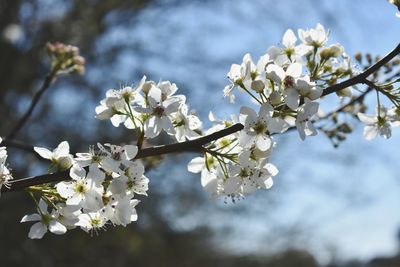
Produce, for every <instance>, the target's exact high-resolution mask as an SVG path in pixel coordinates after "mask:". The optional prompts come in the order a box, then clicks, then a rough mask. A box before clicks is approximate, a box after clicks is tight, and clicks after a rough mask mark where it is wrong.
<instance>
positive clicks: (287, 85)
mask: <svg viewBox="0 0 400 267" xmlns="http://www.w3.org/2000/svg"><path fill="white" fill-rule="evenodd" d="M283 84H284V85H285V88H293V87H294V78H293V77H292V76H286V77H285V79H284V80H283Z"/></svg>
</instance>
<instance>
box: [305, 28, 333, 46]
mask: <svg viewBox="0 0 400 267" xmlns="http://www.w3.org/2000/svg"><path fill="white" fill-rule="evenodd" d="M298 34H299V37H300V40H301V41H302V42H303V43H304V44H305V45H308V46H314V47H321V46H323V45H324V44H325V42H326V40H327V39H328V34H327V32H326V31H325V28H324V26H322V25H321V24H319V23H318V24H317V27H316V28H315V29H308V30H303V29H299V31H298Z"/></svg>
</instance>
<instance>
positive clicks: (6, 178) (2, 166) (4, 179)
mask: <svg viewBox="0 0 400 267" xmlns="http://www.w3.org/2000/svg"><path fill="white" fill-rule="evenodd" d="M2 141H3V140H2V139H1V137H0V144H1V142H2ZM6 160H7V150H6V148H5V147H4V146H2V147H0V190H1V188H2V187H3V186H6V187H9V185H10V184H9V183H10V180H12V175H11V172H10V170H9V169H8V168H7V164H6Z"/></svg>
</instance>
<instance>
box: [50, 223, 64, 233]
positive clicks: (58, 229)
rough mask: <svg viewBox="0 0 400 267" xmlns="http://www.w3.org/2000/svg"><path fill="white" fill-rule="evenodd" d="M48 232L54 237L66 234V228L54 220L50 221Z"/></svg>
mask: <svg viewBox="0 0 400 267" xmlns="http://www.w3.org/2000/svg"><path fill="white" fill-rule="evenodd" d="M49 231H50V232H52V233H53V234H56V235H62V234H65V233H66V232H67V228H66V227H65V226H64V225H63V224H61V223H60V222H58V221H56V220H51V221H50V223H49Z"/></svg>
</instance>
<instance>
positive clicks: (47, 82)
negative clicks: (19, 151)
mask: <svg viewBox="0 0 400 267" xmlns="http://www.w3.org/2000/svg"><path fill="white" fill-rule="evenodd" d="M56 74H57V69H56V68H52V71H51V72H50V73H49V74H48V75H47V76H46V78H45V79H44V82H43V84H42V87H41V88H40V89H39V91H37V92H36V93H35V94H34V96H33V98H32V102H31V105H30V106H29V108H28V110H27V111H26V112H25V114H24V115H23V116H22V117H21V119H20V120H19V121H18V122H17V124H16V125H15V126H14V128H12V130H11V131H10V133H9V134H8V135H7V137H6V140H12V139H13V138H14V137H15V136H16V135H17V133H18V132H19V131H20V130H21V129H22V127H23V126H24V125H25V124H26V122H27V121H28V119H29V117H30V116H31V115H32V113H33V110H34V109H35V107H36V105H37V103H38V102H39V100H40V98H41V96H42V95H43V93H44V92H45V91H46V90H47V89H48V88H49V87H50V84H51V82H52V81H53V80H54V78H55V76H56Z"/></svg>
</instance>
